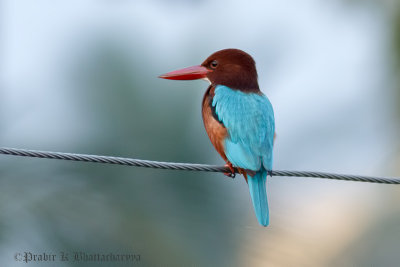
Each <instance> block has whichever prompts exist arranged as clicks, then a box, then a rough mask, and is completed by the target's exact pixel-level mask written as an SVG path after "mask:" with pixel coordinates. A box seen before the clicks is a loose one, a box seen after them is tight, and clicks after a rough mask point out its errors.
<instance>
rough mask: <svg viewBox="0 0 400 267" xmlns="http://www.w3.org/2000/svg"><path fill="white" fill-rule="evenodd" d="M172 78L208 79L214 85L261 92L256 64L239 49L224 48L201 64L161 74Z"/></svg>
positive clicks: (165, 77) (166, 77)
mask: <svg viewBox="0 0 400 267" xmlns="http://www.w3.org/2000/svg"><path fill="white" fill-rule="evenodd" d="M160 78H163V79H170V80H196V79H206V80H209V81H210V83H211V84H212V85H214V86H215V85H225V86H228V87H229V88H232V89H236V90H241V91H244V92H259V91H260V89H259V87H258V82H257V70H256V64H255V62H254V60H253V58H252V57H251V56H250V55H249V54H247V53H245V52H243V51H242V50H239V49H224V50H220V51H217V52H215V53H214V54H212V55H211V56H209V57H208V58H207V59H206V60H205V61H204V62H203V63H202V64H201V65H199V66H193V67H189V68H185V69H181V70H176V71H172V72H168V73H166V74H163V75H161V76H160Z"/></svg>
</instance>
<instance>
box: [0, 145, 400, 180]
mask: <svg viewBox="0 0 400 267" xmlns="http://www.w3.org/2000/svg"><path fill="white" fill-rule="evenodd" d="M0 154H4V155H13V156H22V157H33V158H46V159H60V160H72V161H83V162H94V163H107V164H118V165H127V166H136V167H145V168H155V169H169V170H187V171H206V172H223V173H230V172H231V171H230V169H229V168H228V167H226V166H217V165H207V164H193V163H177V162H162V161H151V160H142V159H132V158H122V157H110V156H98V155H88V154H75V153H64V152H51V151H40V150H28V149H17V148H6V147H0ZM235 173H238V170H237V169H236V168H235ZM268 174H269V175H270V176H287V177H307V178H323V179H334V180H343V181H357V182H370V183H380V184H400V178H388V177H373V176H361V175H347V174H334V173H326V172H308V171H279V170H272V171H270V172H268ZM233 177H234V176H233ZM233 177H232V178H233Z"/></svg>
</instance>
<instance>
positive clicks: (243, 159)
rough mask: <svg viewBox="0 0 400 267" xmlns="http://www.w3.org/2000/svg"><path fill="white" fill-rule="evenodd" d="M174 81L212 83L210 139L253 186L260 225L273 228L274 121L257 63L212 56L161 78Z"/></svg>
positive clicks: (206, 116) (240, 56) (205, 106)
mask: <svg viewBox="0 0 400 267" xmlns="http://www.w3.org/2000/svg"><path fill="white" fill-rule="evenodd" d="M159 78H163V79H169V80H197V79H203V80H206V81H207V82H209V86H208V88H207V90H206V92H205V94H204V97H203V101H202V118H203V123H204V127H205V130H206V132H207V134H208V137H209V139H210V141H211V143H212V145H213V146H214V148H215V149H216V151H217V152H218V153H219V155H220V156H221V157H222V158H223V160H224V161H225V162H226V165H225V166H227V167H228V168H229V170H230V171H231V172H230V173H225V175H228V176H234V174H235V168H236V169H237V170H238V172H239V173H240V174H242V175H243V176H244V178H245V180H246V182H247V184H248V187H249V191H250V197H251V200H252V203H253V208H254V211H255V214H256V217H257V220H258V222H259V224H260V225H262V226H268V225H269V209H268V200H267V191H266V180H267V175H268V174H272V162H273V145H274V139H275V118H274V111H273V107H272V104H271V102H270V101H269V99H268V98H267V96H265V95H264V94H263V92H261V90H260V88H259V85H258V75H257V70H256V63H255V61H254V59H253V58H252V57H251V56H250V55H249V54H248V53H246V52H244V51H242V50H239V49H233V48H228V49H223V50H220V51H217V52H215V53H213V54H211V55H210V56H209V57H208V58H207V59H206V60H204V62H203V63H202V64H201V65H197V66H192V67H188V68H184V69H180V70H176V71H171V72H168V73H165V74H163V75H160V76H159Z"/></svg>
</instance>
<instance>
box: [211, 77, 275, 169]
mask: <svg viewBox="0 0 400 267" xmlns="http://www.w3.org/2000/svg"><path fill="white" fill-rule="evenodd" d="M212 105H213V107H214V108H215V113H216V114H217V116H218V119H219V120H220V121H221V122H222V123H223V124H224V126H225V127H226V129H227V131H228V136H227V138H226V139H225V154H226V157H227V158H228V160H229V161H230V162H231V163H232V164H233V165H234V166H237V167H240V168H244V169H250V170H254V171H257V170H260V169H261V167H264V169H266V170H271V169H272V147H273V141H274V132H275V122H274V112H273V109H272V105H271V103H270V102H269V100H268V98H267V97H266V96H265V95H263V94H256V93H244V92H242V91H239V90H233V89H230V88H229V87H227V86H223V85H218V86H216V88H215V95H214V98H213V102H212Z"/></svg>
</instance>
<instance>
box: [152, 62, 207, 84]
mask: <svg viewBox="0 0 400 267" xmlns="http://www.w3.org/2000/svg"><path fill="white" fill-rule="evenodd" d="M210 71H211V70H209V69H207V68H205V67H203V66H201V65H199V66H193V67H188V68H184V69H181V70H175V71H171V72H168V73H165V74H163V75H160V76H158V78H163V79H168V80H197V79H203V78H206V77H207V73H209V72H210Z"/></svg>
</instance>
